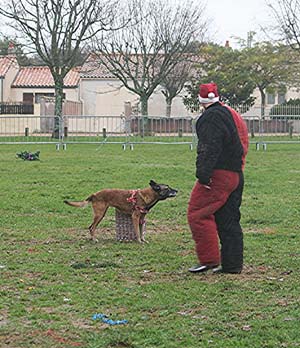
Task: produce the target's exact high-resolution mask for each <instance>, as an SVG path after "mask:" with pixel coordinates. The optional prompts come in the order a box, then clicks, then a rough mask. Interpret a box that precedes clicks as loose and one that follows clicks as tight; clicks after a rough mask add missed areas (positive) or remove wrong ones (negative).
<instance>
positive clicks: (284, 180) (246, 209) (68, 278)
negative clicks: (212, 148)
mask: <svg viewBox="0 0 300 348" xmlns="http://www.w3.org/2000/svg"><path fill="white" fill-rule="evenodd" d="M0 150H1V152H0V163H1V165H0V175H1V180H0V195H1V199H0V219H1V222H0V238H1V254H0V266H1V268H0V277H1V278H0V279H1V280H0V282H1V283H0V286H1V296H0V306H1V307H0V308H1V312H0V347H1V348H2V347H12V348H21V347H42V348H48V347H49V348H50V347H51V348H53V347H55V348H56V347H77V346H78V347H84V348H96V347H97V348H101V347H106V348H107V347H113V348H114V347H131V348H133V347H134V348H141V347H147V348H150V347H151V348H152V347H156V348H157V347H161V348H173V347H174V348H175V347H176V348H179V347H180V348H181V347H183V348H195V347H217V348H224V347H225V348H230V347H239V348H240V347H249V348H250V347H251V348H262V347H270V348H271V347H272V348H274V347H276V348H277V347H297V346H300V338H299V320H300V306H299V305H300V303H299V302H300V301H299V278H300V277H299V275H300V249H299V244H300V235H299V227H300V226H299V225H300V220H299V210H300V200H299V190H300V189H299V180H300V169H299V168H300V151H299V145H296V144H294V145H273V144H272V145H269V146H268V150H267V151H255V145H251V149H250V153H249V156H248V163H247V166H246V171H245V178H246V185H245V193H244V201H243V206H242V225H243V228H244V232H245V269H244V272H243V273H242V274H241V275H212V274H206V275H192V274H189V273H188V272H187V268H188V267H190V266H191V265H193V264H194V263H195V262H196V257H195V253H194V244H193V242H192V239H191V235H190V232H189V229H188V227H187V222H186V209H187V204H188V199H189V194H190V191H191V189H192V187H193V184H194V180H195V178H194V172H195V168H194V163H195V152H194V151H190V149H189V146H188V145H180V146H176V145H165V146H164V145H161V146H151V145H136V146H135V147H134V151H130V150H128V149H127V150H126V151H122V147H121V145H102V146H97V145H95V146H94V145H81V146H79V145H72V146H71V145H70V146H68V149H67V151H55V146H54V145H39V146H37V145H22V146H21V145H19V146H16V145H10V146H6V145H2V146H1V147H0ZM22 150H27V151H37V150H40V151H41V154H40V158H41V161H40V162H28V161H22V160H19V159H16V158H15V154H16V153H17V152H20V151H22ZM150 179H154V180H156V181H158V182H163V183H167V184H169V185H171V186H172V187H175V188H178V189H179V194H178V197H176V198H175V199H170V200H167V201H164V202H161V203H159V204H158V205H157V206H155V207H154V208H153V210H152V211H151V212H150V213H149V215H148V217H147V239H148V241H149V242H150V243H149V244H147V245H138V244H136V243H119V242H116V241H115V232H114V211H113V210H110V211H109V213H108V215H107V217H106V218H105V220H104V221H103V222H102V223H101V225H100V227H99V229H98V239H99V242H98V243H97V244H94V243H92V242H90V241H89V240H88V239H87V238H88V232H87V226H88V225H89V223H90V222H91V216H92V214H91V209H90V208H87V209H82V210H80V209H76V208H72V207H68V206H66V205H64V204H63V200H64V199H73V200H77V199H78V200H81V199H83V198H86V197H87V196H88V195H89V194H90V193H92V192H94V191H97V190H100V189H102V188H126V189H128V188H143V187H146V186H148V182H149V180H150ZM95 313H105V314H107V315H108V316H109V317H110V318H111V319H115V320H120V319H127V320H128V324H126V325H115V326H109V325H107V324H104V323H102V322H101V321H99V320H98V321H93V320H92V315H93V314H95Z"/></svg>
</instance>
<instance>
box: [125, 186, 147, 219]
mask: <svg viewBox="0 0 300 348" xmlns="http://www.w3.org/2000/svg"><path fill="white" fill-rule="evenodd" d="M130 192H131V196H130V197H129V198H127V202H131V203H132V205H133V210H138V211H139V212H140V213H141V214H147V213H148V212H149V209H146V208H143V207H139V206H138V205H137V193H138V192H139V190H132V191H130Z"/></svg>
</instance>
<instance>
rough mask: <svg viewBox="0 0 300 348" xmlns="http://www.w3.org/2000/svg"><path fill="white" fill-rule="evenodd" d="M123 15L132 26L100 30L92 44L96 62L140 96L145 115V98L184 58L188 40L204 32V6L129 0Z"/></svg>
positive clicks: (146, 107)
mask: <svg viewBox="0 0 300 348" xmlns="http://www.w3.org/2000/svg"><path fill="white" fill-rule="evenodd" d="M123 15H124V16H125V18H128V17H129V16H131V19H132V20H131V25H130V26H127V27H125V28H123V29H122V30H119V31H116V32H110V33H104V34H103V33H102V36H101V37H100V39H98V40H95V46H94V47H95V50H96V51H97V52H98V60H99V64H102V65H104V66H105V67H106V69H108V70H109V71H110V72H111V73H112V74H113V75H114V76H115V77H116V78H118V79H119V80H121V81H122V83H123V84H124V86H125V87H126V88H127V89H128V90H130V91H132V92H134V93H135V94H137V95H138V96H139V97H140V102H141V106H142V113H143V114H145V115H147V112H148V99H149V97H150V96H151V95H152V93H153V92H154V90H155V89H156V88H157V86H158V85H159V84H160V83H161V81H162V79H163V78H164V77H165V76H167V75H168V74H169V73H170V72H171V71H172V69H174V67H175V66H176V65H177V64H179V63H180V62H181V61H183V60H184V59H185V58H184V55H185V53H186V52H187V50H188V48H189V47H190V44H191V42H193V41H194V40H199V41H201V40H202V38H203V35H204V34H206V29H207V25H206V23H205V20H204V15H203V6H201V5H199V3H197V6H195V5H193V3H192V2H190V1H189V0H188V1H183V2H180V3H179V4H178V5H176V6H174V5H173V4H172V3H171V2H168V1H166V0H146V1H144V0H129V2H128V4H127V8H124V10H123ZM117 20H120V18H118V19H117ZM123 21H124V19H123ZM115 25H116V26H119V25H118V21H117V22H116V24H115Z"/></svg>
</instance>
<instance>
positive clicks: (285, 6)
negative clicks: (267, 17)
mask: <svg viewBox="0 0 300 348" xmlns="http://www.w3.org/2000/svg"><path fill="white" fill-rule="evenodd" d="M269 7H270V8H271V10H272V12H273V15H274V19H275V21H276V28H275V29H274V30H275V32H276V33H277V34H279V39H281V40H283V41H284V42H286V43H287V44H288V45H289V46H290V47H291V48H292V49H296V50H298V51H299V50H300V2H299V0H278V1H277V2H276V5H274V4H272V3H269Z"/></svg>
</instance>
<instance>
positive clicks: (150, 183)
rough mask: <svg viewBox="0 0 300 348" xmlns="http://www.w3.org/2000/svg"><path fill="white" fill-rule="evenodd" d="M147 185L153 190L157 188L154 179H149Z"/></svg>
mask: <svg viewBox="0 0 300 348" xmlns="http://www.w3.org/2000/svg"><path fill="white" fill-rule="evenodd" d="M149 185H150V186H151V188H152V189H153V190H154V191H157V190H159V185H158V184H157V183H156V182H155V181H154V180H150V182H149Z"/></svg>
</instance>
